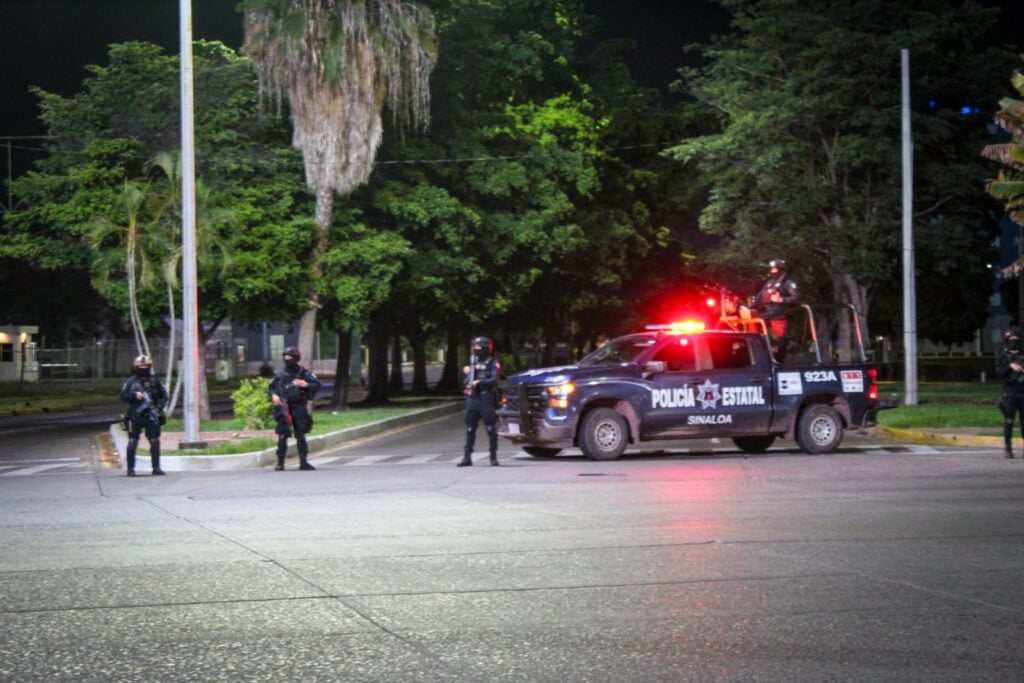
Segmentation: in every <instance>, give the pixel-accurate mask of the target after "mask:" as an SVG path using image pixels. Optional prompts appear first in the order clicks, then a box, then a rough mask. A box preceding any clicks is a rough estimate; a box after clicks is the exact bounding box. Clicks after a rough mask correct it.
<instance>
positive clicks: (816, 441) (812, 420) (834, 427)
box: [796, 403, 843, 454]
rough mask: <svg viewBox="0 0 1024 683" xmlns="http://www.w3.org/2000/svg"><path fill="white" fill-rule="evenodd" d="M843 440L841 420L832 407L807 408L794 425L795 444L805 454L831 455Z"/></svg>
mask: <svg viewBox="0 0 1024 683" xmlns="http://www.w3.org/2000/svg"><path fill="white" fill-rule="evenodd" d="M842 440H843V420H842V418H840V417H839V413H837V412H836V411H835V410H834V409H833V408H832V406H827V405H825V404H824V403H816V404H814V405H811V406H807V408H805V409H804V411H803V412H802V413H800V417H799V418H798V419H797V423H796V442H797V444H798V445H799V446H800V449H801V450H803V451H805V452H807V453H814V454H818V453H831V452H832V451H834V450H835V449H837V448H839V444H840V442H842Z"/></svg>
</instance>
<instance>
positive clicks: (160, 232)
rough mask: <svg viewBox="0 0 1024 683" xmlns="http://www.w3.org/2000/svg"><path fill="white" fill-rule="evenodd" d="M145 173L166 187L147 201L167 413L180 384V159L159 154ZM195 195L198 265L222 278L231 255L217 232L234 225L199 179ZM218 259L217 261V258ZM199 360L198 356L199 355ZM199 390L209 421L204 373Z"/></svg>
mask: <svg viewBox="0 0 1024 683" xmlns="http://www.w3.org/2000/svg"><path fill="white" fill-rule="evenodd" d="M147 170H149V171H150V172H155V173H157V174H158V175H162V176H163V177H164V178H165V179H166V185H164V186H163V189H162V192H160V193H158V194H155V195H153V196H152V197H151V210H152V216H153V218H152V226H153V231H152V232H153V234H154V236H155V237H156V240H155V242H156V244H157V246H158V248H159V249H160V251H159V253H158V254H157V255H158V257H159V261H160V273H161V279H162V280H163V283H164V286H165V288H166V291H167V310H168V314H169V318H168V319H169V320H170V328H171V329H170V340H169V343H168V348H169V352H168V354H167V373H166V374H167V379H166V382H165V384H166V386H168V387H170V386H173V387H174V392H173V394H172V396H171V399H170V403H169V404H168V412H172V411H173V410H174V407H175V404H176V403H177V398H178V389H179V387H180V384H181V376H180V375H179V376H178V382H176V383H174V384H173V385H172V383H171V381H172V376H173V372H174V358H175V355H176V354H175V352H174V349H175V321H176V320H177V314H176V313H175V305H174V293H175V292H176V291H177V290H178V289H179V285H178V269H179V267H180V266H181V259H182V255H183V248H182V241H181V225H182V218H181V157H180V155H177V154H172V153H170V152H159V153H158V154H157V155H156V156H155V157H153V159H152V160H151V161H150V162H149V164H148V165H147ZM195 195H196V208H195V212H196V246H197V254H196V255H197V258H198V261H199V263H200V264H204V263H211V262H213V261H215V260H216V261H217V264H218V266H219V267H220V269H221V273H222V274H223V272H224V270H225V269H226V268H227V266H228V265H229V264H230V261H231V255H230V249H229V248H228V244H227V242H226V241H225V240H224V239H223V238H222V237H221V228H222V227H223V226H226V225H230V224H231V223H233V222H234V216H233V214H232V213H231V212H230V211H228V210H227V209H222V208H217V207H215V206H214V205H213V201H212V200H211V198H210V190H209V188H208V187H207V186H206V184H205V183H203V181H202V180H201V179H197V180H196V183H195ZM218 256H219V257H220V258H219V259H217V257H218ZM200 357H201V358H202V354H200ZM199 376H200V382H201V385H202V386H201V387H200V391H199V395H200V405H199V413H200V415H199V416H200V419H203V420H208V419H209V418H210V402H209V396H208V393H207V390H206V373H205V372H200V373H199Z"/></svg>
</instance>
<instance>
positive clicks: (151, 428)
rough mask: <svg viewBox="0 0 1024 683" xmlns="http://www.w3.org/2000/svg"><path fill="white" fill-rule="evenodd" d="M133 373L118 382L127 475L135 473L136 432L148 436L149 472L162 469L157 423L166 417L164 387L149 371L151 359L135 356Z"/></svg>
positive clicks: (158, 473)
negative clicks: (124, 407) (122, 404)
mask: <svg viewBox="0 0 1024 683" xmlns="http://www.w3.org/2000/svg"><path fill="white" fill-rule="evenodd" d="M133 366H134V368H135V372H134V374H132V376H131V377H129V378H128V379H127V380H125V382H124V384H123V385H122V386H121V400H122V401H124V402H125V403H127V404H128V412H127V413H125V416H124V421H125V428H126V429H127V430H128V448H127V450H126V452H125V455H126V456H127V460H128V462H127V466H128V476H129V477H134V476H135V451H136V449H137V448H138V447H139V436H141V434H142V432H143V431H144V432H146V438H147V439H149V458H150V461H151V462H152V464H153V475H154V476H159V475H162V474H163V473H164V471H163V470H162V469H160V427H162V426H163V424H164V423H165V422H166V421H167V418H166V417H165V416H164V408H165V407H166V406H167V390H166V389H164V385H163V384H162V383H161V382H160V379H159V378H158V377H157V376H156V375H154V374H153V372H152V370H153V359H152V358H150V357H149V356H146V355H142V356H138V357H137V358H136V359H135V362H134V363H133Z"/></svg>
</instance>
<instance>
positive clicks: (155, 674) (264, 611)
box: [0, 416, 1024, 681]
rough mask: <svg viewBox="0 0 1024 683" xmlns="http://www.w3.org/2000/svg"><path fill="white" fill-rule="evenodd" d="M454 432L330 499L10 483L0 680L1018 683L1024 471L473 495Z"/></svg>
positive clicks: (693, 460) (206, 487) (868, 442)
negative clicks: (979, 682)
mask: <svg viewBox="0 0 1024 683" xmlns="http://www.w3.org/2000/svg"><path fill="white" fill-rule="evenodd" d="M461 432H462V428H461V425H460V420H459V417H458V416H455V417H452V418H445V419H442V420H439V421H437V422H434V423H432V424H429V425H425V426H422V427H418V428H409V429H406V430H403V431H400V432H396V433H392V434H389V435H386V436H383V437H379V438H376V439H372V440H367V441H365V442H363V443H360V444H354V445H350V446H347V447H345V448H341V449H338V450H336V451H332V452H330V453H325V454H322V455H319V456H318V457H317V458H316V459H315V460H314V462H316V463H317V465H318V466H320V470H319V471H317V472H298V471H295V470H291V471H287V472H273V471H270V470H267V469H261V470H250V471H231V472H182V473H175V474H173V475H169V476H166V477H146V476H142V477H137V478H135V479H128V478H126V477H123V476H120V474H119V472H118V471H117V470H115V469H107V468H105V467H103V466H102V465H101V464H100V463H98V462H93V463H90V464H89V466H88V467H87V468H85V469H86V470H87V472H86V473H84V474H83V473H78V472H70V471H69V472H62V471H61V470H49V471H45V472H36V473H32V474H27V475H22V476H3V474H4V473H3V472H0V547H2V548H3V552H2V554H0V680H5V681H6V680H16V681H21V680H47V681H63V680H67V681H70V680H74V681H115V680H140V681H141V680H147V681H149V680H161V681H177V680H204V681H205V680H228V679H230V680H275V681H277V680H324V681H550V680H558V681H686V680H693V681H707V680H770V681H793V680H817V681H821V680H850V681H854V680H855V681H864V680H884V681H893V680H915V681H919V680H930V681H931V680H938V681H941V680H957V681H962V680H987V681H988V680H1008V681H1010V680H1012V681H1020V680H1022V679H1024V654H1022V653H1021V650H1022V648H1021V643H1022V642H1024V618H1022V617H1024V571H1021V568H1022V566H1024V523H1022V522H1021V512H1022V511H1024V461H1021V460H1012V461H1007V460H1004V459H1003V458H1002V457H1001V453H999V452H998V451H995V450H986V449H958V448H941V447H927V446H904V445H897V444H892V443H886V442H882V441H880V440H878V439H874V438H872V437H858V438H852V439H848V440H847V441H846V442H845V444H844V449H843V450H842V451H841V452H840V453H837V454H834V455H830V456H808V455H803V454H800V453H798V452H796V451H795V450H793V449H790V448H787V446H790V445H791V444H786V443H785V442H780V447H777V448H773V449H772V450H771V451H769V453H767V454H765V455H762V456H751V457H749V458H745V457H743V455H742V454H740V453H739V452H737V451H736V450H735V449H733V448H732V447H731V444H728V443H722V444H713V443H708V442H703V443H699V442H694V443H685V442H683V443H673V444H666V448H665V452H664V453H661V454H653V453H649V452H648V453H643V454H638V453H631V454H629V455H628V456H627V457H625V458H623V459H621V460H618V461H614V462H606V463H598V462H591V461H588V460H585V459H583V458H581V457H573V456H570V457H559V458H557V459H554V460H537V459H533V458H530V457H528V456H526V455H524V454H520V453H519V452H518V451H517V450H516V449H514V448H510V447H507V446H505V447H503V449H502V451H501V453H500V458H501V460H502V466H501V467H497V468H494V467H488V466H485V465H484V463H478V464H477V466H475V467H472V468H456V467H454V465H453V463H454V461H455V459H457V456H458V455H459V451H460V450H461V449H460V446H459V442H460V440H461V437H462V433H461ZM5 436H6V435H5ZM482 437H483V435H482V434H480V435H479V436H478V438H480V445H483V439H482ZM5 443H6V442H5ZM68 443H69V445H68V446H67V448H70V449H72V450H74V449H75V448H76V446H75V445H74V443H73V441H69V442H68ZM2 448H3V454H4V456H5V457H6V456H7V450H8V449H7V447H6V446H4V447H2ZM52 449H53V452H52V453H50V456H51V457H54V458H56V457H61V456H62V455H63V454H64V453H65V450H64V449H65V445H64V442H63V441H60V442H59V443H58V442H55V443H54V444H53V446H52ZM484 450H486V449H484ZM37 455H43V454H39V453H37ZM483 457H484V462H486V456H485V454H484V455H483Z"/></svg>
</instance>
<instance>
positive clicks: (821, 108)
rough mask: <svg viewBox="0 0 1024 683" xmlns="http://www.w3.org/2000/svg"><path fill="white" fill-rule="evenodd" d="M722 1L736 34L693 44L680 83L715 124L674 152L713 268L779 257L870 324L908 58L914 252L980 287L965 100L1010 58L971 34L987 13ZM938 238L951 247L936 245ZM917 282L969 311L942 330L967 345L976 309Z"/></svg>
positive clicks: (890, 206) (828, 2) (880, 275)
mask: <svg viewBox="0 0 1024 683" xmlns="http://www.w3.org/2000/svg"><path fill="white" fill-rule="evenodd" d="M719 1H720V2H721V4H722V5H724V6H725V7H726V8H728V9H729V10H730V11H731V12H732V13H733V14H734V20H733V27H734V29H735V32H734V33H733V34H731V35H729V36H725V37H722V38H720V39H717V40H715V41H714V42H713V43H712V44H711V46H710V47H707V48H706V49H705V50H704V56H705V57H706V59H707V60H708V63H707V66H706V67H703V68H697V69H687V70H685V71H684V76H685V87H686V90H687V92H688V93H690V94H691V95H692V96H694V97H695V98H696V99H697V100H698V102H699V103H700V106H703V107H705V109H706V111H708V112H709V113H711V114H712V115H713V116H715V117H716V118H717V119H718V121H719V125H720V130H719V132H716V133H714V134H711V135H706V136H702V137H699V138H694V139H691V140H687V141H685V142H683V143H682V144H680V145H678V146H677V147H675V148H674V149H673V150H672V155H673V156H674V157H675V158H677V159H680V160H684V161H690V162H693V163H695V164H697V165H698V166H699V167H700V168H701V169H702V170H703V171H704V172H705V173H706V176H707V178H708V182H709V186H710V199H709V202H708V206H707V208H706V209H705V211H704V213H703V215H702V217H701V224H702V227H703V229H704V230H706V231H707V232H709V233H711V234H713V235H716V236H718V237H719V238H720V239H721V244H722V245H723V250H722V254H721V258H724V259H725V260H729V261H731V262H733V263H734V264H750V265H751V266H752V267H755V268H759V267H761V266H760V263H763V262H764V261H766V260H767V259H769V258H772V257H775V256H779V257H784V258H786V259H787V260H789V261H790V263H796V264H798V266H799V268H800V270H801V273H802V275H801V279H802V280H803V281H804V282H806V283H808V284H812V283H820V284H821V285H822V286H821V288H820V291H819V292H818V294H819V296H821V298H823V299H826V300H835V301H839V302H846V303H851V304H854V305H856V306H857V307H858V308H859V309H860V311H861V312H862V314H864V315H865V316H867V315H869V312H870V306H871V303H872V299H873V296H874V295H875V294H876V293H877V292H879V291H884V290H885V289H886V288H887V287H891V283H892V282H893V281H896V282H898V281H899V278H898V277H897V276H896V275H897V273H898V262H899V261H898V257H899V253H900V251H899V235H900V214H899V208H900V205H901V202H900V196H899V193H900V188H901V182H900V173H901V169H900V116H899V111H900V85H899V73H900V72H899V54H900V49H901V48H908V49H909V50H910V52H911V55H912V56H911V62H912V70H913V87H914V109H915V116H914V132H915V175H916V180H915V205H914V212H915V216H914V217H915V220H916V222H917V225H918V226H919V239H918V245H919V248H922V250H923V251H928V250H931V252H932V254H930V255H929V258H932V257H934V258H935V259H936V260H941V259H945V258H946V257H947V255H948V258H949V259H954V258H955V259H956V260H957V262H958V270H959V272H961V273H970V274H972V277H973V280H975V281H984V280H985V278H986V277H988V276H987V275H986V272H987V269H986V265H987V261H988V259H989V256H990V255H989V252H988V249H987V242H988V241H989V239H990V236H989V235H986V234H983V233H982V232H981V231H980V230H979V227H980V223H981V221H980V216H981V215H982V213H983V209H982V204H983V197H982V196H980V193H979V192H978V191H977V190H976V186H975V183H976V178H978V177H979V173H980V172H981V170H980V168H979V167H978V166H977V165H976V164H975V163H974V162H972V161H971V158H972V157H976V154H971V153H970V151H969V150H970V149H971V148H972V146H973V149H975V150H976V149H977V148H978V146H979V141H980V140H981V139H982V137H983V136H984V135H985V130H984V125H983V122H982V121H980V120H979V118H978V117H976V116H975V117H971V116H964V115H962V114H961V106H963V105H969V104H971V103H977V102H983V101H986V100H990V99H991V93H992V92H993V88H996V87H998V86H997V83H998V80H997V74H998V72H999V70H1000V69H1002V68H1003V65H1004V64H1005V63H1006V61H1005V58H1006V55H1004V54H1002V53H996V52H995V51H991V50H988V49H987V48H986V46H985V45H984V43H983V40H982V38H983V36H984V32H985V30H986V29H987V28H988V27H989V26H991V24H992V22H993V20H994V18H995V14H994V12H993V11H990V10H985V9H982V8H981V7H979V6H978V5H976V4H974V3H972V2H964V3H956V4H954V3H952V2H949V1H947V0H913V1H910V2H900V3H892V2H886V1H884V0H822V1H821V2H815V3H806V2H801V1H800V0H719ZM865 45H870V46H871V48H870V49H865V47H864V46H865ZM1003 73H1005V71H1004V72H1003ZM940 230H941V231H948V230H956V231H959V233H960V235H966V236H967V237H969V239H966V240H963V239H958V240H947V239H945V238H944V235H943V234H940V232H939V231H940ZM949 244H956V245H957V253H955V254H954V253H951V252H952V250H947V252H948V253H947V252H944V251H943V250H946V249H947V245H949ZM961 249H965V251H961ZM759 262H760V263H759ZM741 267H742V266H741ZM920 272H921V276H922V278H923V279H924V282H922V283H921V284H920V285H919V286H923V287H928V286H929V285H930V286H931V287H934V288H935V289H936V291H942V292H943V296H942V297H941V301H942V303H943V305H944V306H945V307H946V308H947V309H952V308H954V307H955V305H951V304H953V303H954V302H955V303H956V304H960V305H961V306H963V307H964V308H969V309H970V310H973V311H976V312H978V314H977V315H975V316H974V319H972V320H963V319H961V320H956V321H949V325H948V326H947V327H953V326H955V327H956V332H957V334H959V335H960V336H963V337H966V338H968V339H969V338H970V337H971V336H972V335H973V333H974V330H975V329H977V327H978V326H980V323H981V321H982V320H983V318H984V305H983V301H978V300H970V301H961V300H959V297H960V296H961V293H960V291H959V290H957V289H955V288H953V289H950V288H948V286H947V284H946V283H944V282H942V281H938V280H933V281H931V282H928V281H927V279H926V278H928V277H929V276H930V275H931V274H930V273H928V272H926V271H925V270H923V269H922V270H921V271H920ZM811 289H812V290H813V287H812V288H811ZM982 289H983V288H982ZM972 296H977V292H974V293H972ZM979 316H980V318H979ZM923 332H925V333H926V334H927V332H928V331H927V330H923ZM946 332H947V333H948V332H949V329H947V330H946Z"/></svg>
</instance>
